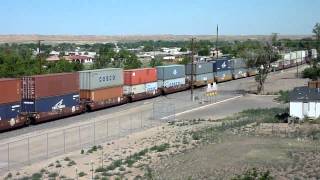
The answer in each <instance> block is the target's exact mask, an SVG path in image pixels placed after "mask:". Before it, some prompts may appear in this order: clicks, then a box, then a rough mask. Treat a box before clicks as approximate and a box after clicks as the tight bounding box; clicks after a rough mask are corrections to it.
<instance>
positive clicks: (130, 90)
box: [123, 84, 146, 95]
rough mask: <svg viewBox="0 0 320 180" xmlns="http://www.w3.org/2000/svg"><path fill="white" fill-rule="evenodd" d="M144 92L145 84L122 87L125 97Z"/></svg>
mask: <svg viewBox="0 0 320 180" xmlns="http://www.w3.org/2000/svg"><path fill="white" fill-rule="evenodd" d="M144 92H146V85H145V84H139V85H133V86H123V93H124V94H125V95H130V94H140V93H144Z"/></svg>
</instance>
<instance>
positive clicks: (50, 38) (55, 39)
mask: <svg viewBox="0 0 320 180" xmlns="http://www.w3.org/2000/svg"><path fill="white" fill-rule="evenodd" d="M191 37H196V38H197V39H198V40H200V39H201V40H215V38H216V37H215V35H194V36H193V35H170V34H168V35H117V36H97V35H37V34H35V35H0V43H28V42H35V41H37V40H44V41H45V43H53V44H54V43H62V42H73V43H79V44H82V43H97V42H100V43H102V42H130V41H142V40H169V41H187V40H190V38H191ZM310 37H312V35H279V38H281V39H282V38H287V39H301V38H310ZM219 39H220V40H227V41H232V40H247V39H255V40H267V39H270V35H221V36H219Z"/></svg>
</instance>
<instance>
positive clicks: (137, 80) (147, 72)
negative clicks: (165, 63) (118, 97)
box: [124, 68, 157, 85]
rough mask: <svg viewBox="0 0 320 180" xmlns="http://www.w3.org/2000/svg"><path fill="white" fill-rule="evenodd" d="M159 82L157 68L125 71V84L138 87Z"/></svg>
mask: <svg viewBox="0 0 320 180" xmlns="http://www.w3.org/2000/svg"><path fill="white" fill-rule="evenodd" d="M155 81H157V69H156V68H142V69H130V70H124V84H125V85H137V84H144V83H150V82H155Z"/></svg>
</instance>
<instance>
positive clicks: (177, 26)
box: [0, 0, 320, 35]
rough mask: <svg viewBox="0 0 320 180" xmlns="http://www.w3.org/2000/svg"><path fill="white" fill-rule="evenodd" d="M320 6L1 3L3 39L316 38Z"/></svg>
mask: <svg viewBox="0 0 320 180" xmlns="http://www.w3.org/2000/svg"><path fill="white" fill-rule="evenodd" d="M319 7H320V0H219V1H218V0H1V1H0V24H1V26H0V34H86V35H88V34H92V35H125V34H214V33H215V31H216V24H219V27H220V28H219V29H220V32H221V34H225V35H240V34H241V35H246V34H271V33H272V32H277V33H280V34H311V31H312V28H313V26H314V24H315V23H316V22H320V10H319Z"/></svg>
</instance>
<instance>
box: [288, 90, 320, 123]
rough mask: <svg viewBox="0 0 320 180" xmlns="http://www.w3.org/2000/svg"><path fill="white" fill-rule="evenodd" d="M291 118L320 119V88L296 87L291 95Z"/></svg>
mask: <svg viewBox="0 0 320 180" xmlns="http://www.w3.org/2000/svg"><path fill="white" fill-rule="evenodd" d="M289 98H290V116H292V117H298V118H300V119H303V118H304V117H308V118H311V119H315V118H318V117H320V88H311V87H308V86H303V87H296V88H294V89H293V91H292V92H290V94H289Z"/></svg>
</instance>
